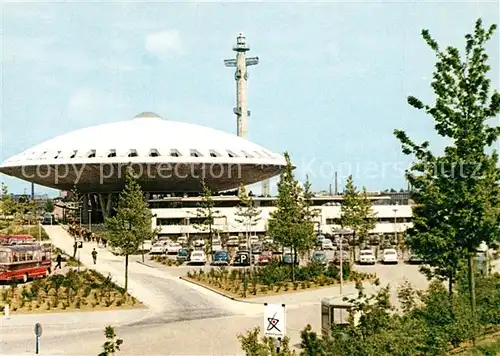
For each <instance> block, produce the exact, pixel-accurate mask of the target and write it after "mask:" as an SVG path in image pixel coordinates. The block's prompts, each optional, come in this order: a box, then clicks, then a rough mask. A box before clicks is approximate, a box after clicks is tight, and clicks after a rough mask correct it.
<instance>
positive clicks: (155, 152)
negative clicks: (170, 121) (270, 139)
mask: <svg viewBox="0 0 500 356" xmlns="http://www.w3.org/2000/svg"><path fill="white" fill-rule="evenodd" d="M225 151H226V153H227V157H230V158H238V157H245V158H274V156H273V155H271V154H270V153H268V152H266V151H262V152H259V151H252V152H248V151H241V154H236V153H235V152H234V151H231V150H225ZM47 153H48V151H45V152H43V153H42V154H41V155H40V156H39V158H42V157H44V156H45V155H46V154H47ZM61 153H62V151H58V152H57V154H56V155H55V156H54V159H57V158H59V157H60V156H61ZM77 154H78V150H74V151H73V152H72V154H71V156H70V157H69V158H75V157H76V155H77ZM208 155H209V156H210V157H213V158H217V157H224V155H222V154H221V153H220V152H219V151H216V150H209V151H208ZM138 156H139V154H138V153H137V150H135V149H130V150H129V151H128V153H127V157H138ZM148 156H149V157H160V156H161V154H160V152H159V151H158V150H157V149H156V148H152V149H150V150H149V154H148ZM167 156H170V157H182V154H181V153H180V152H179V150H177V149H175V148H172V149H171V150H170V152H169V154H168V155H167ZM189 156H190V157H204V155H203V154H202V153H201V152H200V151H198V150H196V149H191V150H190V151H189ZM84 157H85V158H95V157H96V150H90V151H88V152H86V153H85V155H84ZM105 157H109V158H111V157H116V150H115V149H111V150H109V151H108V153H107V154H106V155H105Z"/></svg>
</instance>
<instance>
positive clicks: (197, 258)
mask: <svg viewBox="0 0 500 356" xmlns="http://www.w3.org/2000/svg"><path fill="white" fill-rule="evenodd" d="M189 263H201V264H206V263H207V256H206V255H205V252H203V251H193V252H191V256H190V257H189Z"/></svg>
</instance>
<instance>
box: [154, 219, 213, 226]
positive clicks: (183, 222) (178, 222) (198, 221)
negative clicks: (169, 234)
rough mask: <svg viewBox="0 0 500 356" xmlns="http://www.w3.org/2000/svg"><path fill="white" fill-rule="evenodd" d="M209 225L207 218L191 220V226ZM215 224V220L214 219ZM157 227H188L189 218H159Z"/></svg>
mask: <svg viewBox="0 0 500 356" xmlns="http://www.w3.org/2000/svg"><path fill="white" fill-rule="evenodd" d="M204 223H205V224H206V223H207V219H205V218H196V217H193V218H189V225H202V224H204ZM212 223H213V219H212ZM156 225H157V226H168V225H188V219H187V218H157V219H156Z"/></svg>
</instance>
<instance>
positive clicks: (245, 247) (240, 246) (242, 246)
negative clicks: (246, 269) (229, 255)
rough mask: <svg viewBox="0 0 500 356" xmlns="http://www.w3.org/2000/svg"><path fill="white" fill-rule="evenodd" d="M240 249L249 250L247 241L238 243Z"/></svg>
mask: <svg viewBox="0 0 500 356" xmlns="http://www.w3.org/2000/svg"><path fill="white" fill-rule="evenodd" d="M238 250H240V251H246V250H248V245H247V244H246V243H241V244H239V245H238Z"/></svg>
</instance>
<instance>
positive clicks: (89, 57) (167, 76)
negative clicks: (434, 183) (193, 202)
mask: <svg viewBox="0 0 500 356" xmlns="http://www.w3.org/2000/svg"><path fill="white" fill-rule="evenodd" d="M2 15H3V16H2V111H1V114H2V126H1V130H2V141H1V148H2V151H1V160H4V159H6V158H8V157H10V156H11V155H14V154H16V153H19V152H21V151H23V150H24V149H27V148H29V147H30V146H32V145H35V144H37V143H40V142H42V141H44V140H46V139H49V138H51V137H54V136H56V135H58V134H62V133H65V132H68V131H71V130H74V129H77V128H81V127H85V126H89V125H95V124H99V123H104V122H113V121H121V120H128V119H130V118H132V117H133V116H134V115H135V114H137V113H139V112H142V111H154V112H157V113H159V114H160V115H161V116H163V117H164V118H166V119H171V120H177V121H185V122H191V123H196V124H201V125H206V126H211V127H213V128H217V129H220V130H224V131H228V132H235V131H236V123H235V117H234V115H233V114H232V108H233V106H234V101H235V83H234V78H233V71H234V70H233V69H230V68H225V67H224V65H223V59H226V58H231V57H233V56H234V52H233V51H232V50H231V48H232V46H233V44H234V42H235V37H236V34H237V33H238V32H240V31H242V32H244V33H245V35H246V36H247V40H248V41H249V43H250V46H251V48H252V49H251V51H250V55H252V56H259V57H260V64H259V65H258V66H255V67H251V68H250V73H249V74H250V78H249V108H250V110H251V111H252V116H251V118H250V123H249V136H250V139H251V140H252V141H254V142H256V143H258V144H260V145H262V146H264V147H266V148H269V149H271V150H273V151H277V152H283V151H285V150H287V151H289V152H290V154H291V157H292V160H293V161H294V163H295V164H296V165H297V166H298V170H297V175H298V177H299V178H300V179H303V178H304V177H305V174H309V177H310V179H311V181H312V183H313V188H314V189H315V190H321V189H328V185H329V184H330V183H333V172H334V171H335V170H338V171H339V175H341V176H346V175H348V174H349V173H353V174H354V176H355V182H356V183H357V185H366V186H367V188H368V189H369V190H379V189H385V188H390V187H395V188H401V187H405V186H406V183H405V182H404V179H403V169H404V167H406V166H407V164H408V162H409V161H408V158H406V157H405V156H403V155H402V154H401V153H400V152H401V150H400V146H399V143H398V141H397V140H396V139H395V138H394V137H393V135H392V131H393V129H394V128H402V129H406V130H407V131H408V132H409V134H410V135H411V136H412V137H414V138H418V139H422V140H423V139H427V138H433V137H434V136H433V128H432V121H431V120H430V119H429V118H427V117H425V116H424V115H422V114H421V113H419V112H417V111H415V110H414V109H412V108H411V107H409V106H408V105H407V103H406V97H407V96H408V95H410V94H412V95H415V96H417V97H420V98H422V99H430V98H432V92H431V90H430V87H429V81H430V77H431V75H432V70H433V64H434V55H433V53H432V52H431V51H430V50H429V49H428V47H426V45H425V43H424V42H423V40H422V39H421V37H420V32H421V30H422V28H429V29H430V30H431V33H432V34H433V36H434V37H435V38H436V39H437V40H438V42H439V43H440V44H442V45H448V44H449V45H456V46H459V48H462V47H463V46H462V45H463V35H464V34H465V33H467V32H469V31H471V30H472V29H473V26H474V22H475V20H476V19H477V18H479V17H482V18H483V20H484V22H485V23H486V24H488V25H489V24H492V23H497V24H498V22H499V21H498V19H499V6H498V1H492V2H474V1H469V2H451V1H450V2H443V1H441V2H420V1H418V2H417V1H415V2H403V1H400V2H389V1H387V2H383V3H382V2H370V1H364V2H331V3H323V4H317V3H316V4H315V3H311V2H309V3H292V2H287V3H273V4H265V3H206V2H200V3H185V4H181V3H153V2H138V1H136V2H130V3H117V2H114V3H107V4H102V3H84V2H81V3H48V2H47V3H4V4H3V5H2ZM498 39H499V37H498V34H497V35H496V36H495V38H494V39H493V41H492V43H491V46H490V48H489V54H490V57H491V60H492V61H491V64H492V65H493V69H492V72H491V78H492V80H493V86H494V87H495V88H498V87H499V80H498V77H499V65H498V62H499V45H498ZM441 146H442V145H441ZM436 147H437V148H439V147H440V146H439V145H436ZM2 179H3V180H4V181H5V182H6V183H7V184H9V186H10V188H11V191H14V192H22V191H23V190H24V189H25V188H27V190H28V191H29V184H28V183H25V182H23V181H19V180H14V179H10V178H6V177H5V176H4V177H2ZM257 190H259V189H256V191H257ZM37 191H39V192H41V191H48V190H47V189H42V188H39V187H37Z"/></svg>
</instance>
